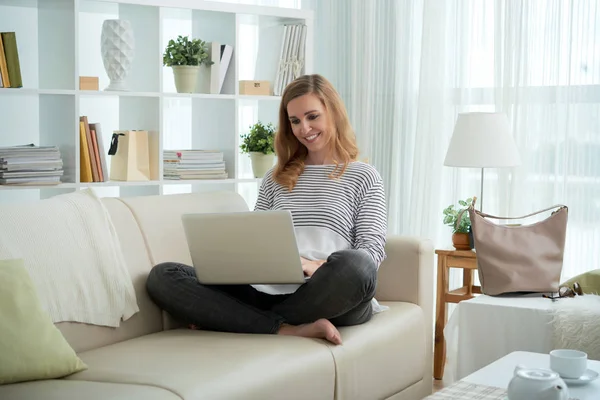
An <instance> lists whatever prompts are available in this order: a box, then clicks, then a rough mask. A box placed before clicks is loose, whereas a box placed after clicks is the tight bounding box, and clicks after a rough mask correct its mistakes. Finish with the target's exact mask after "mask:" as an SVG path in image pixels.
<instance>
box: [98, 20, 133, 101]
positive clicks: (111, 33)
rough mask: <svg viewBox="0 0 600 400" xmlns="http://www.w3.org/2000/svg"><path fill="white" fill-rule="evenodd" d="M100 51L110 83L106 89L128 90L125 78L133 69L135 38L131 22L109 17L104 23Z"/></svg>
mask: <svg viewBox="0 0 600 400" xmlns="http://www.w3.org/2000/svg"><path fill="white" fill-rule="evenodd" d="M100 51H101V52H102V63H103V64H104V69H105V70H106V74H107V75H108V77H109V78H110V84H109V85H108V86H107V87H106V89H104V90H116V91H127V90H128V88H127V85H126V84H125V79H126V78H127V75H128V74H129V71H130V70H131V63H132V62H133V56H134V53H135V40H134V37H133V29H132V27H131V22H130V21H128V20H124V19H107V20H105V21H104V23H103V24H102V35H101V44H100Z"/></svg>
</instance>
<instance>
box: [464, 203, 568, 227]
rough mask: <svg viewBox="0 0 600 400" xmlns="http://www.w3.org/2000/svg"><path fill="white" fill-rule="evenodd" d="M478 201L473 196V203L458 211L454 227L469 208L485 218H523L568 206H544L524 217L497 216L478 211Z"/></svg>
mask: <svg viewBox="0 0 600 400" xmlns="http://www.w3.org/2000/svg"><path fill="white" fill-rule="evenodd" d="M476 201H477V197H473V202H472V203H471V205H470V206H469V207H468V208H465V209H463V210H460V212H459V213H458V218H456V222H455V223H454V229H456V228H457V227H458V224H459V223H460V221H461V219H462V216H463V213H464V212H465V211H468V210H472V211H473V212H475V213H477V214H479V215H481V216H482V217H484V218H492V219H523V218H529V217H533V216H534V215H537V214H541V213H543V212H546V211H550V210H553V209H555V208H558V209H559V210H560V209H562V208H567V206H565V205H564V204H556V205H553V206H552V207H548V208H544V209H543V210H539V211H535V212H532V213H530V214H527V215H523V216H522V217H497V216H495V215H491V214H486V213H484V212H481V211H477V210H476V209H475V202H476Z"/></svg>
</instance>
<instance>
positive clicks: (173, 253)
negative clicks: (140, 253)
mask: <svg viewBox="0 0 600 400" xmlns="http://www.w3.org/2000/svg"><path fill="white" fill-rule="evenodd" d="M120 200H121V201H123V202H124V203H125V204H127V206H128V207H129V208H130V209H131V211H132V212H133V214H134V216H135V219H136V220H137V222H138V223H139V225H140V227H141V230H142V234H143V235H144V238H145V240H146V243H147V245H148V248H149V249H150V260H151V261H152V263H154V265H156V264H159V263H162V262H166V261H173V262H180V263H183V264H188V265H189V264H190V263H191V257H190V252H189V248H188V245H187V240H186V237H185V232H184V230H183V224H182V222H181V216H182V215H183V214H185V213H210V212H236V211H248V205H247V204H246V202H245V201H244V199H243V197H241V196H240V195H239V194H237V193H235V192H231V191H223V192H208V193H190V194H174V195H168V196H164V195H163V196H143V197H124V198H121V199H120ZM157 210H160V212H157Z"/></svg>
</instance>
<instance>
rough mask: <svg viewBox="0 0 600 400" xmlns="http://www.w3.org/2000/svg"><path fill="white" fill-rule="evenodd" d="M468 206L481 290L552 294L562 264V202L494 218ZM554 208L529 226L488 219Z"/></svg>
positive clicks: (564, 227) (564, 224)
mask: <svg viewBox="0 0 600 400" xmlns="http://www.w3.org/2000/svg"><path fill="white" fill-rule="evenodd" d="M475 201H476V199H474V200H473V204H472V205H471V206H470V207H469V208H468V211H469V217H470V219H471V231H472V232H473V241H474V244H475V251H476V253H477V268H478V273H479V281H480V282H481V291H482V292H483V293H484V294H487V295H492V296H495V295H499V294H503V293H523V292H527V293H532V292H534V293H544V292H546V293H548V292H550V293H552V292H557V291H558V286H559V283H560V275H561V272H562V267H563V256H564V248H565V238H566V233H567V220H568V208H567V206H564V205H555V206H553V207H549V208H546V209H544V210H540V211H537V212H534V213H531V214H528V215H525V216H523V217H496V216H493V215H489V214H486V213H483V212H481V211H477V210H476V209H475V206H474V205H475ZM553 209H557V210H556V211H554V212H552V214H551V215H550V216H548V217H547V218H546V219H544V220H542V221H538V222H535V223H532V224H529V225H524V224H513V225H509V224H506V225H501V224H497V223H494V222H491V221H489V220H488V219H497V220H514V219H524V218H528V217H531V216H534V215H537V214H541V213H543V212H546V211H550V210H553Z"/></svg>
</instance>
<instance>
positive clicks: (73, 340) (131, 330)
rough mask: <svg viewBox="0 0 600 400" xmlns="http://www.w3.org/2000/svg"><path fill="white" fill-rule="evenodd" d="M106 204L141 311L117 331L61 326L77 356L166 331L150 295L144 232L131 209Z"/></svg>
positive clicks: (71, 324)
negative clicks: (147, 281)
mask: <svg viewBox="0 0 600 400" xmlns="http://www.w3.org/2000/svg"><path fill="white" fill-rule="evenodd" d="M102 202H103V203H104V206H105V207H106V208H107V210H108V212H109V214H110V218H111V220H112V223H113V226H114V227H115V230H116V232H117V236H118V238H119V242H120V243H121V250H122V252H123V256H124V258H125V263H126V265H127V268H128V270H129V275H130V276H131V279H132V281H133V287H134V290H135V296H136V298H137V302H138V307H139V309H140V311H139V312H137V313H136V314H134V315H133V316H132V317H131V318H129V319H128V320H127V321H124V322H122V323H121V326H119V327H118V328H116V329H115V328H109V327H104V326H97V325H89V324H81V323H74V322H61V323H59V324H57V327H58V328H59V329H60V330H61V332H62V334H63V335H64V336H65V338H66V339H67V341H68V342H69V344H70V345H71V346H72V347H73V348H74V349H75V351H77V352H80V351H85V350H91V349H95V348H98V347H100V346H105V345H108V344H113V343H117V342H120V341H123V340H127V339H131V338H134V337H138V336H142V335H146V334H149V333H154V332H160V331H161V330H162V327H163V325H162V313H161V311H160V309H159V308H158V307H157V306H156V305H155V304H154V302H152V300H151V299H150V297H149V296H148V293H147V291H146V279H147V277H148V273H149V272H150V269H151V268H152V264H151V263H150V258H149V255H148V250H147V249H146V245H145V243H144V238H143V236H142V233H141V232H140V228H139V226H138V225H137V222H136V221H135V218H134V217H133V214H132V213H131V211H130V210H129V208H128V207H127V206H126V205H125V204H123V203H122V202H121V201H119V200H117V199H114V198H104V199H102Z"/></svg>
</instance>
